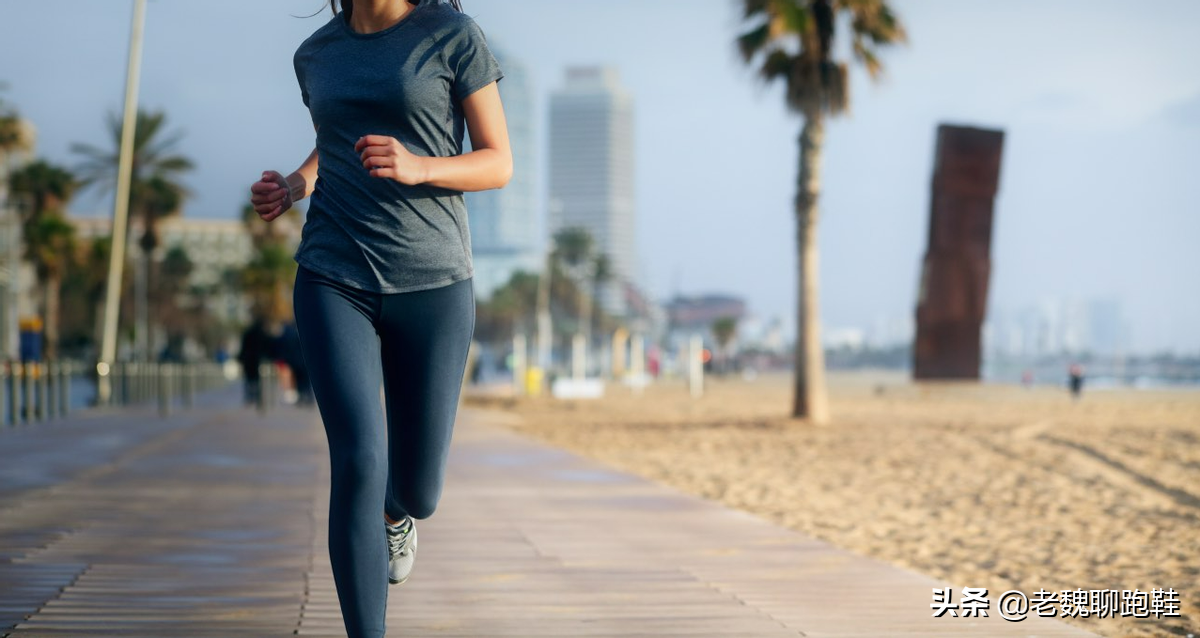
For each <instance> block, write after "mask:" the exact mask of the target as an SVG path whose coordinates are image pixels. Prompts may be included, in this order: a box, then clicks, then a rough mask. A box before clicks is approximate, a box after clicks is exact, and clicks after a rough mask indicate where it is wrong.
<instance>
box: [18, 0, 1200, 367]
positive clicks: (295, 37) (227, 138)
mask: <svg viewBox="0 0 1200 638" xmlns="http://www.w3.org/2000/svg"><path fill="white" fill-rule="evenodd" d="M464 4H465V5H466V9H467V12H468V13H470V14H471V15H472V16H474V17H475V19H476V21H478V22H479V24H480V25H481V26H482V27H483V29H484V31H485V32H486V33H487V34H488V37H489V41H490V42H491V43H492V44H493V45H494V46H496V47H498V48H502V49H504V50H505V52H507V53H508V54H509V55H511V56H513V57H516V58H518V59H521V60H523V61H524V63H525V65H526V66H527V68H528V70H529V72H530V74H531V76H532V79H533V81H534V86H535V88H536V90H537V91H538V92H539V94H540V95H541V99H540V102H541V103H542V104H541V105H540V106H541V107H542V111H541V113H540V114H539V117H542V118H543V119H542V120H540V121H544V114H545V110H544V98H545V96H546V95H547V94H548V93H549V92H550V91H552V90H553V89H555V88H556V87H558V86H559V85H560V84H561V81H562V80H561V78H562V75H563V68H564V67H565V66H567V65H573V64H607V65H611V66H614V67H617V68H618V69H619V71H620V74H621V78H622V82H623V84H624V85H625V86H626V87H627V88H628V89H629V90H630V91H631V92H632V93H633V95H634V97H635V101H636V102H635V103H636V107H635V108H636V115H635V120H636V130H637V145H636V149H637V158H636V165H637V186H636V189H637V211H638V228H637V231H638V248H639V252H640V258H641V261H642V262H643V263H644V264H645V268H644V277H645V283H646V285H647V287H648V288H649V290H650V291H651V293H652V294H654V295H655V296H657V297H660V298H662V297H665V296H667V295H669V294H670V293H672V292H674V291H676V290H678V291H681V292H683V293H700V292H710V291H712V292H734V293H740V294H743V295H744V296H745V297H746V298H747V300H748V302H749V305H750V307H751V310H752V311H754V312H755V313H756V314H759V315H761V316H768V317H769V316H771V315H781V316H784V317H787V318H788V319H787V320H788V321H790V320H791V319H790V317H791V313H792V308H793V305H794V301H795V293H794V289H795V258H794V254H795V248H794V237H795V223H794V220H793V217H792V208H791V201H792V197H793V192H794V191H793V184H794V182H795V174H796V160H797V157H796V156H797V150H796V135H797V133H798V131H799V128H800V121H799V119H798V118H797V117H795V116H792V115H789V114H788V113H786V112H785V110H784V109H783V107H782V100H781V95H780V92H779V91H778V90H775V89H765V88H763V87H761V86H760V85H759V84H757V83H756V82H755V80H754V79H753V78H752V77H751V75H750V73H749V72H748V71H747V69H745V68H744V67H743V66H742V65H741V62H740V60H739V59H738V58H737V57H736V55H735V52H734V49H733V46H732V44H731V41H732V38H733V37H734V36H735V35H736V33H737V26H738V23H737V15H736V11H735V6H736V3H735V2H734V1H733V0H688V1H685V0H606V1H604V2H581V1H577V0H519V1H513V2H499V1H497V0H464ZM893 4H894V5H895V7H896V8H897V10H898V12H899V14H900V16H901V17H902V19H903V20H904V22H905V24H906V25H907V27H908V31H909V35H910V44H909V45H908V46H905V47H903V48H899V49H896V50H894V51H889V52H888V53H887V54H886V55H885V57H884V61H885V64H886V66H887V77H886V78H885V80H884V81H883V82H882V83H879V84H877V85H871V84H870V83H869V82H868V81H867V80H866V78H865V75H864V74H863V73H862V72H861V70H859V69H856V70H855V75H854V81H853V87H852V97H853V114H852V115H851V116H850V117H847V118H844V119H840V120H838V121H835V122H833V123H832V124H831V125H830V126H829V128H828V134H827V147H826V148H827V155H826V161H825V167H824V193H823V199H822V217H821V229H820V249H821V260H822V262H821V269H822V271H821V284H822V304H823V307H822V315H823V318H824V321H825V325H826V327H827V328H837V327H846V326H858V327H863V328H867V327H869V326H870V325H872V324H873V323H875V322H877V321H879V320H881V319H899V318H905V317H910V316H911V314H912V310H913V304H914V299H915V294H916V287H917V273H918V269H919V264H920V259H921V256H922V253H923V251H924V248H925V246H924V240H925V233H926V223H927V219H928V214H929V211H928V205H929V182H930V173H931V169H932V150H933V141H934V132H935V128H936V126H937V125H938V124H939V123H941V122H950V123H962V124H971V125H979V126H988V127H998V128H1003V129H1004V130H1005V131H1006V140H1005V148H1004V164H1003V169H1002V174H1001V187H1000V194H999V197H998V199H997V203H996V222H995V224H996V225H995V231H994V236H993V252H992V256H993V276H992V289H991V296H990V302H991V304H992V306H993V307H997V306H999V307H1003V308H1008V309H1015V308H1019V307H1021V306H1026V305H1032V304H1036V303H1040V302H1041V301H1043V300H1046V299H1054V298H1079V299H1088V298H1114V299H1117V300H1119V301H1120V303H1121V304H1122V306H1123V309H1124V313H1125V315H1126V318H1127V319H1128V321H1129V322H1130V325H1131V328H1132V336H1133V342H1134V345H1135V347H1137V348H1139V349H1159V348H1166V347H1170V348H1173V349H1182V350H1187V351H1191V352H1196V351H1200V284H1198V283H1197V278H1198V276H1200V250H1198V249H1197V246H1198V245H1200V214H1198V213H1200V210H1197V209H1198V206H1197V202H1198V201H1200V180H1198V179H1196V173H1197V167H1198V166H1200V73H1197V71H1196V69H1195V63H1196V61H1197V60H1200V39H1197V38H1195V37H1194V30H1195V25H1197V24H1200V3H1198V2H1194V1H1192V0H1153V1H1150V0H1148V1H1147V2H1143V3H1137V4H1136V5H1133V4H1130V3H1129V2H1124V1H1123V2H1117V1H1115V0H1070V1H1068V0H1060V1H1052V0H1010V1H1007V2H995V1H994V0H936V1H935V0H894V2H893ZM131 7H132V2H131V1H126V2H115V1H111V0H110V1H106V2H98V1H97V0H39V1H38V2H16V1H12V0H0V10H2V11H3V13H2V14H0V15H2V16H3V18H2V20H0V81H4V82H6V83H7V84H8V90H7V91H5V92H4V93H3V94H0V95H2V96H3V98H4V100H6V101H8V102H10V103H13V104H15V105H16V106H17V107H18V108H19V109H20V111H21V113H22V114H23V115H25V116H26V117H28V118H29V119H31V120H32V121H33V122H34V124H35V125H36V126H37V128H38V132H39V151H40V153H41V154H42V155H43V156H45V157H46V158H48V159H50V160H52V161H55V162H59V163H64V164H67V165H72V164H74V163H75V162H76V161H77V158H76V157H74V156H72V155H71V154H70V153H69V151H68V147H69V145H70V143H71V142H76V141H80V142H90V143H93V144H101V145H104V144H108V143H109V142H108V137H107V134H106V132H105V131H104V128H103V123H104V118H105V113H106V112H108V111H112V110H117V109H119V108H120V106H121V100H122V95H123V83H124V68H125V58H126V52H127V41H128V33H129V18H130V14H131ZM322 7H323V2H322V0H254V1H253V2H247V1H245V0H239V1H234V0H169V1H167V0H152V1H151V2H150V5H149V11H148V19H147V25H146V29H147V38H146V44H145V58H144V65H143V77H142V92H141V102H142V105H143V106H144V107H149V108H154V109H160V108H161V109H165V110H166V111H167V112H168V120H169V122H170V123H171V124H172V125H173V127H175V128H178V129H180V130H182V131H184V132H185V133H186V137H185V138H184V141H183V144H182V149H183V150H184V151H185V152H186V153H187V154H188V155H189V156H191V157H192V158H194V159H195V161H196V164H197V167H198V168H197V170H196V171H195V173H194V175H193V176H192V177H191V178H190V179H189V183H190V185H191V186H192V188H193V189H194V191H195V193H196V196H195V198H194V199H193V200H192V201H191V203H189V204H188V207H187V211H186V214H187V215H189V216H197V217H232V216H235V215H236V214H237V213H238V211H239V210H240V208H241V206H242V203H243V201H244V199H245V193H246V191H247V188H248V186H249V183H250V182H252V181H253V180H254V179H255V178H256V177H257V175H258V174H259V173H260V172H261V171H262V170H263V169H266V168H276V169H278V170H281V171H283V172H287V171H290V170H291V169H293V168H295V165H296V164H298V163H299V162H300V160H302V159H303V158H304V156H305V155H306V154H307V152H308V151H309V150H310V149H311V148H312V143H313V134H312V126H311V123H310V121H309V119H308V114H307V113H306V112H305V110H304V107H303V105H302V104H301V103H300V94H299V90H298V88H297V86H296V80H295V76H294V73H293V70H292V64H291V59H292V53H293V52H294V50H295V48H296V46H297V45H298V44H299V43H300V42H301V41H302V40H303V39H304V38H305V37H306V36H307V35H308V34H309V33H311V32H312V31H313V30H315V29H316V28H318V27H319V26H320V25H321V24H323V23H324V22H325V21H326V20H327V19H328V15H329V14H328V13H322V14H321V15H319V16H318V17H314V18H310V19H299V18H295V17H291V16H293V15H307V14H311V13H313V12H316V11H319V10H321V9H322ZM545 141H546V140H545V136H544V135H543V136H542V137H541V139H540V143H541V146H542V148H543V149H544V146H545ZM542 156H543V160H544V151H543V153H542ZM538 187H539V191H540V192H542V193H544V191H545V188H546V183H545V181H544V179H540V178H539V186H538ZM110 206H111V203H110V201H109V199H108V198H105V199H98V198H95V197H84V198H81V199H80V201H79V202H78V203H77V205H76V209H77V210H78V211H79V212H81V213H92V214H102V213H103V214H107V211H108V210H109V207H110Z"/></svg>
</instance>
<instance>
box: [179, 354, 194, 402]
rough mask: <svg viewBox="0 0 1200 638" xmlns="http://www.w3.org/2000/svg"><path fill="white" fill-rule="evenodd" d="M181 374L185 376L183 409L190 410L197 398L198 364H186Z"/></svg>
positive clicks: (183, 380)
mask: <svg viewBox="0 0 1200 638" xmlns="http://www.w3.org/2000/svg"><path fill="white" fill-rule="evenodd" d="M180 373H181V374H182V375H183V378H182V379H181V381H182V383H183V388H182V390H183V392H182V394H183V407H184V409H188V410H190V409H191V408H192V406H193V405H194V404H195V396H196V364H194V363H185V364H183V366H181V368H180Z"/></svg>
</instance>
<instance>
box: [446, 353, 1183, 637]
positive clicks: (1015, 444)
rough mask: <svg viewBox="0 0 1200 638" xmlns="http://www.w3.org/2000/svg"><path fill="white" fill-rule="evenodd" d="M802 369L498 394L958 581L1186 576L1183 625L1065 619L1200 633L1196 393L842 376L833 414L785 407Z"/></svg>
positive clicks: (500, 401) (1107, 631) (555, 427)
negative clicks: (811, 418)
mask: <svg viewBox="0 0 1200 638" xmlns="http://www.w3.org/2000/svg"><path fill="white" fill-rule="evenodd" d="M790 382H791V377H790V375H784V374H776V375H766V376H760V377H758V378H757V379H755V380H753V381H747V380H744V379H741V378H736V377H729V378H725V379H718V378H713V377H710V378H709V379H708V383H707V387H706V393H705V395H704V396H703V397H702V398H699V399H693V398H691V397H690V396H689V395H688V392H687V389H686V387H685V386H684V385H683V383H682V382H680V381H666V382H660V383H658V384H657V385H654V386H652V387H650V388H648V389H647V390H646V391H645V392H644V393H643V394H642V395H641V396H635V395H634V394H633V393H632V392H631V391H630V390H629V389H628V388H626V387H622V386H619V385H615V384H614V385H611V386H610V387H609V388H608V390H607V392H606V397H605V399H603V400H599V401H585V400H576V401H555V400H550V399H546V398H542V399H528V398H523V399H512V398H496V397H492V398H488V397H482V396H476V395H468V398H467V403H468V405H477V406H488V407H494V408H500V409H504V410H508V411H511V412H513V413H515V414H518V415H520V416H521V417H522V418H521V419H520V420H519V423H518V424H516V425H513V426H512V427H514V428H515V429H517V430H518V431H520V432H523V433H526V434H529V435H531V436H534V437H536V438H539V439H542V440H545V441H547V442H549V443H552V444H554V445H558V446H561V447H564V448H566V449H570V450H573V451H575V452H577V453H581V454H583V455H586V456H589V457H592V458H595V459H598V460H600V461H602V462H604V463H607V464H610V465H612V466H613V467H616V468H620V469H623V470H626V471H629V472H633V473H635V474H639V475H642V476H645V477H648V478H651V479H653V480H657V481H661V482H663V483H666V484H669V485H672V486H675V487H677V488H679V489H682V490H684V491H687V492H691V493H694V494H698V495H701V496H704V497H706V498H710V499H714V500H717V501H720V502H723V503H725V504H727V505H729V506H731V507H736V508H740V509H743V510H746V511H749V512H752V513H754V514H757V515H760V516H763V517H765V518H768V519H770V520H773V521H775V522H777V523H780V524H782V525H784V526H787V527H789V528H792V529H796V530H798V531H801V532H804V533H806V534H810V535H812V536H815V537H817V538H820V539H823V540H825V541H828V542H830V543H832V544H834V545H837V546H840V547H843V548H846V549H849V550H851V551H855V552H858V553H861V554H864V555H868V556H871V557H874V558H878V559H881V560H884V561H887V562H890V563H893V564H896V565H901V566H904V567H907V568H911V569H914V570H916V571H919V572H922V573H925V574H929V575H931V576H934V577H937V578H942V579H945V580H946V582H947V584H953V585H955V586H956V587H966V586H970V587H986V588H988V590H989V592H990V593H991V594H993V595H997V594H999V593H1000V592H1002V591H1005V590H1009V589H1018V590H1021V591H1023V592H1025V593H1027V594H1032V593H1033V592H1036V591H1038V590H1039V589H1041V588H1044V589H1046V590H1049V591H1057V590H1063V589H1070V590H1075V589H1080V588H1081V589H1084V590H1089V589H1117V590H1132V589H1134V588H1138V589H1141V590H1143V591H1149V590H1151V589H1155V588H1159V589H1167V588H1174V589H1175V591H1177V592H1179V599H1180V601H1181V603H1182V604H1181V610H1180V613H1181V616H1182V617H1180V618H1162V619H1153V618H1151V619H1133V618H1116V619H1104V620H1098V619H1095V618H1089V619H1080V618H1073V619H1068V622H1072V623H1074V624H1078V625H1080V626H1082V627H1085V628H1088V629H1090V630H1092V631H1095V632H1097V633H1099V634H1102V635H1105V636H1131V637H1141V636H1186V635H1188V634H1189V633H1192V634H1196V635H1200V391H1179V390H1162V391H1149V390H1097V391H1087V392H1085V395H1084V397H1083V399H1082V400H1081V401H1079V402H1073V401H1072V400H1071V399H1070V398H1069V397H1068V395H1067V392H1066V391H1065V389H1062V388H1057V387H1034V388H1021V387H1013V386H993V385H977V384H922V385H914V384H912V383H910V382H909V381H908V380H907V379H906V378H904V377H902V376H899V375H890V374H885V373H877V374H867V373H864V374H843V375H834V376H832V377H831V378H830V386H831V387H830V395H831V404H832V410H833V415H834V421H833V423H831V424H830V425H826V426H813V425H810V424H807V423H804V422H802V421H797V420H793V419H790V418H788V417H787V416H786V415H787V413H788V411H789V407H790V397H791V390H790Z"/></svg>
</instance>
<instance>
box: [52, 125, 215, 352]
mask: <svg viewBox="0 0 1200 638" xmlns="http://www.w3.org/2000/svg"><path fill="white" fill-rule="evenodd" d="M122 128H123V124H122V121H121V118H120V116H118V115H117V114H115V113H112V114H110V115H109V118H108V129H109V135H110V136H111V137H112V140H113V146H112V148H111V149H100V148H97V147H95V146H91V145H89V144H73V145H72V146H71V150H72V151H74V152H76V153H79V154H80V155H83V156H84V161H83V163H82V164H81V165H80V167H79V173H80V175H81V176H82V181H81V183H82V184H83V185H98V186H100V187H102V188H104V189H105V190H106V191H109V192H111V191H113V190H115V189H116V184H117V166H118V163H119V161H120V154H121V150H120V149H121V129H122ZM180 138H181V134H180V133H174V134H171V135H167V133H166V114H165V113H163V112H161V111H158V112H147V111H142V110H139V111H138V114H137V123H136V124H135V128H134V135H133V170H132V173H131V177H130V182H129V184H130V188H129V212H130V216H132V217H135V218H137V219H139V220H141V224H142V236H141V237H140V238H138V245H139V246H140V247H141V249H142V264H141V272H140V276H141V279H140V283H141V285H140V286H139V288H140V290H139V294H138V296H139V302H140V303H141V307H142V309H143V313H141V314H143V315H144V313H145V311H146V310H147V309H148V303H147V302H148V296H149V292H148V291H149V290H152V289H153V288H154V286H153V283H152V281H151V279H152V276H153V274H154V272H153V266H152V264H153V261H154V260H153V253H154V250H155V249H156V248H157V247H158V245H159V243H160V240H159V230H158V229H159V222H161V221H162V220H163V219H164V218H167V217H170V216H172V215H176V214H178V213H179V211H180V207H181V206H182V204H183V200H184V199H185V198H186V197H187V195H188V191H187V189H186V188H184V186H183V185H182V183H181V182H180V179H181V178H182V176H183V175H184V174H185V173H187V172H188V171H190V170H192V168H193V165H192V161H191V160H190V159H188V158H187V157H184V156H183V155H179V154H177V152H176V150H175V147H176V145H177V144H178V143H179V140H180ZM138 323H139V324H140V325H139V327H138V328H139V329H138V333H139V334H141V335H143V336H144V337H148V336H149V331H150V326H149V323H150V322H149V319H148V318H147V317H145V316H142V317H139V319H138ZM145 345H146V346H147V347H149V346H150V345H151V342H150V341H149V340H147V341H146V344H145ZM148 354H149V353H148V351H143V352H142V355H143V356H147V355H148Z"/></svg>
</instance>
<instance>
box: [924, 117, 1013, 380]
mask: <svg viewBox="0 0 1200 638" xmlns="http://www.w3.org/2000/svg"><path fill="white" fill-rule="evenodd" d="M1003 145H1004V132H1003V131H992V130H986V129H979V128H970V127H960V126H948V125H942V126H939V127H938V135H937V155H936V157H935V159H934V169H933V196H932V198H931V204H930V216H929V247H928V249H927V250H926V253H925V260H924V263H923V264H922V268H921V282H920V292H919V293H918V299H917V337H916V343H915V344H914V346H913V377H914V378H915V379H978V378H979V367H980V359H981V347H980V331H981V328H982V326H983V319H984V316H985V314H986V311H987V293H988V277H989V274H990V272H991V243H992V214H993V202H994V200H995V196H996V190H997V187H998V184H999V181H1000V157H1001V150H1002V148H1003Z"/></svg>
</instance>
